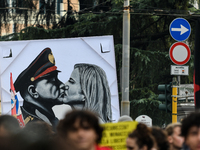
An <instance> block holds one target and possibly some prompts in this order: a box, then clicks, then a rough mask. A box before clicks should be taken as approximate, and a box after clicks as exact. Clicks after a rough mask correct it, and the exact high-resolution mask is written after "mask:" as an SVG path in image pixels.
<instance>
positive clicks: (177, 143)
mask: <svg viewBox="0 0 200 150" xmlns="http://www.w3.org/2000/svg"><path fill="white" fill-rule="evenodd" d="M165 131H166V132H167V137H168V138H167V139H168V142H169V144H170V150H172V149H177V150H178V149H181V148H182V146H183V142H184V138H183V136H182V135H181V123H171V124H169V125H168V126H167V127H166V129H165Z"/></svg>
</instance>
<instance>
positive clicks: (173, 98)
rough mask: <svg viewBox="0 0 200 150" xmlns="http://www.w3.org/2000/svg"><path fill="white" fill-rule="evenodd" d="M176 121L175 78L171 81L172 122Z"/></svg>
mask: <svg viewBox="0 0 200 150" xmlns="http://www.w3.org/2000/svg"><path fill="white" fill-rule="evenodd" d="M176 122H177V80H176V77H174V78H173V81H172V123H176Z"/></svg>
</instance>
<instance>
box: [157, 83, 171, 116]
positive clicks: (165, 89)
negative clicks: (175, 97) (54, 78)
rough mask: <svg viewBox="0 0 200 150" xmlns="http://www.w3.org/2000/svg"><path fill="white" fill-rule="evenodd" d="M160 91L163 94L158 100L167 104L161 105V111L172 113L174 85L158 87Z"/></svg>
mask: <svg viewBox="0 0 200 150" xmlns="http://www.w3.org/2000/svg"><path fill="white" fill-rule="evenodd" d="M158 91H161V92H162V94H159V95H158V100H159V101H162V102H165V103H164V104H160V105H159V109H160V110H166V112H172V96H171V95H172V83H171V82H170V83H169V84H161V85H158Z"/></svg>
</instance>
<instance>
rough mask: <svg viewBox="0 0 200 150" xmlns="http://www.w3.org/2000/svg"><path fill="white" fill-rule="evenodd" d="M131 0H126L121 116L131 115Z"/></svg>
mask: <svg viewBox="0 0 200 150" xmlns="http://www.w3.org/2000/svg"><path fill="white" fill-rule="evenodd" d="M129 7H130V6H129V0H124V13H123V54H122V101H121V116H122V115H130V102H129V69H130V13H129V9H130V8H129Z"/></svg>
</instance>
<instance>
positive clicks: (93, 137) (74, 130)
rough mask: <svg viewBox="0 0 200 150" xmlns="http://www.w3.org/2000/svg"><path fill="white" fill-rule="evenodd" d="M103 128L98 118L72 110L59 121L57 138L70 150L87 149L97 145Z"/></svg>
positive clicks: (91, 114) (86, 112) (90, 113)
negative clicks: (70, 149)
mask: <svg viewBox="0 0 200 150" xmlns="http://www.w3.org/2000/svg"><path fill="white" fill-rule="evenodd" d="M102 132H103V128H102V127H101V126H100V125H99V122H98V118H97V117H96V116H95V114H93V113H92V112H89V111H86V110H73V111H71V112H69V113H67V114H66V115H65V118H64V119H62V120H60V122H59V124H58V126H57V133H58V136H59V137H61V139H62V140H64V142H65V143H66V144H67V145H68V146H70V147H71V148H72V149H75V150H76V149H79V150H82V149H88V148H91V147H93V146H94V145H95V144H97V143H99V142H100V141H101V138H102Z"/></svg>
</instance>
